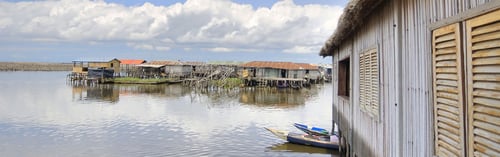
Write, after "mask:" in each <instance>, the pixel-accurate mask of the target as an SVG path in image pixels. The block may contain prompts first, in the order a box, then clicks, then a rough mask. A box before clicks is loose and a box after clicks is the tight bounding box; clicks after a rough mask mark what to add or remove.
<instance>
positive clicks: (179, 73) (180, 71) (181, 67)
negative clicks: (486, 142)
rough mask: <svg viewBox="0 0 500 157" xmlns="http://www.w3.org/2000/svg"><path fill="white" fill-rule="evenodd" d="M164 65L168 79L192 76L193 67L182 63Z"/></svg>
mask: <svg viewBox="0 0 500 157" xmlns="http://www.w3.org/2000/svg"><path fill="white" fill-rule="evenodd" d="M164 64H165V74H166V75H167V77H176V78H177V77H180V78H186V77H188V76H190V75H191V72H192V70H193V68H192V66H191V65H189V64H184V63H183V62H181V61H164Z"/></svg>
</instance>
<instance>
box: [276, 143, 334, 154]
mask: <svg viewBox="0 0 500 157" xmlns="http://www.w3.org/2000/svg"><path fill="white" fill-rule="evenodd" d="M268 149H269V150H271V151H277V152H280V151H282V152H295V153H310V154H332V155H334V154H335V155H338V154H339V152H337V151H333V150H329V149H324V148H317V147H311V146H303V145H298V144H293V143H288V142H286V143H281V144H275V145H273V146H271V147H268Z"/></svg>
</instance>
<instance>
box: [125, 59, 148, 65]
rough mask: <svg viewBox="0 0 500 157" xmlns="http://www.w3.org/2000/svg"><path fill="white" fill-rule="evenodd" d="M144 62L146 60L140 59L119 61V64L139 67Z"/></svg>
mask: <svg viewBox="0 0 500 157" xmlns="http://www.w3.org/2000/svg"><path fill="white" fill-rule="evenodd" d="M144 62H146V60H142V59H120V64H128V65H139V64H142V63H144Z"/></svg>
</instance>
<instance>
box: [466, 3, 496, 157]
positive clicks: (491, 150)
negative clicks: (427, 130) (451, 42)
mask: <svg viewBox="0 0 500 157" xmlns="http://www.w3.org/2000/svg"><path fill="white" fill-rule="evenodd" d="M466 28H467V29H466V30H467V78H468V85H469V86H468V91H467V96H468V105H467V107H468V135H469V136H468V138H467V140H468V144H469V145H468V154H469V156H500V10H496V11H494V12H492V13H489V14H486V15H482V16H479V17H476V18H473V19H470V20H467V22H466Z"/></svg>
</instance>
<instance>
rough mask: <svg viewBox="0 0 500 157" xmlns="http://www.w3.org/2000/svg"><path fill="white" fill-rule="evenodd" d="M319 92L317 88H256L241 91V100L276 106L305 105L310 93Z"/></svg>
mask: <svg viewBox="0 0 500 157" xmlns="http://www.w3.org/2000/svg"><path fill="white" fill-rule="evenodd" d="M314 94H317V90H315V89H312V90H311V89H308V88H304V89H303V90H294V89H276V88H255V89H252V90H243V91H241V92H240V98H239V100H240V102H241V103H244V104H250V105H257V106H266V107H267V106H270V105H271V106H274V107H280V108H283V107H284V108H286V107H293V106H299V105H304V104H305V102H306V100H307V99H308V98H309V95H314Z"/></svg>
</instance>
